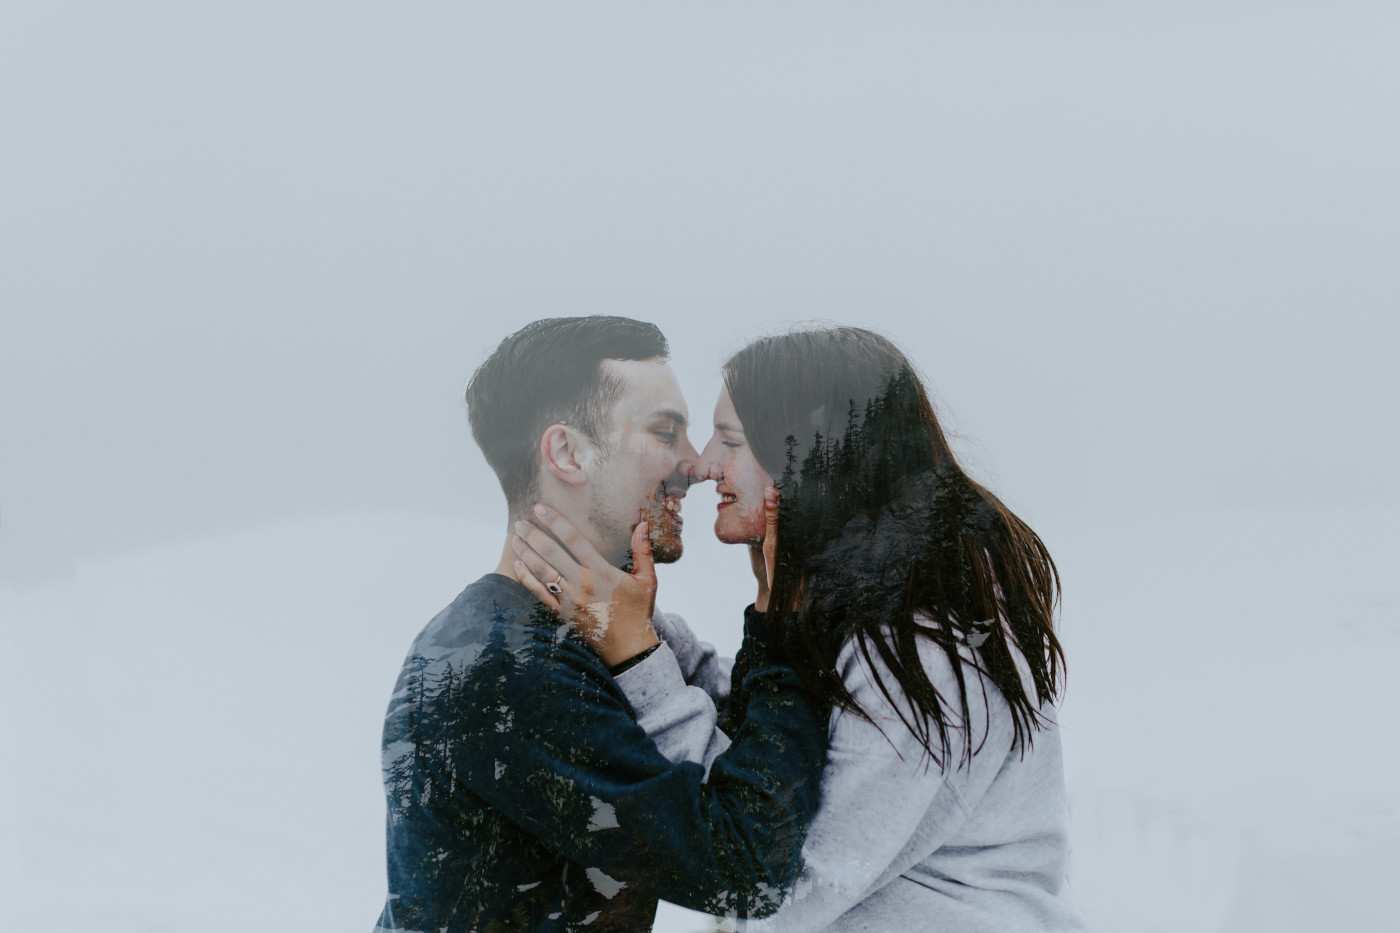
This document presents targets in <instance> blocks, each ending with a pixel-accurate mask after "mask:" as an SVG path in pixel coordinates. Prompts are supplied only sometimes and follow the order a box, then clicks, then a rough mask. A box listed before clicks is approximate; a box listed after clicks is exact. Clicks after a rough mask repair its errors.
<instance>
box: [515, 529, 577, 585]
mask: <svg viewBox="0 0 1400 933" xmlns="http://www.w3.org/2000/svg"><path fill="white" fill-rule="evenodd" d="M515 534H516V536H517V537H518V538H520V539H521V540H522V541H524V542H525V544H526V545H527V546H529V547H530V549H531V550H533V551H534V552H535V553H536V554H538V555H539V556H540V557H542V558H543V559H544V560H545V561H546V562H547V563H548V564H549V565H550V568H551V569H552V570H554V571H555V572H556V573H558V574H559V575H560V576H562V577H566V578H568V579H570V580H573V579H577V577H578V566H579V565H578V561H576V560H575V559H574V555H573V554H571V553H569V551H568V550H567V549H566V548H564V547H561V546H560V544H559V542H558V541H555V540H554V539H553V538H551V537H550V536H549V535H548V534H546V533H545V532H543V531H541V530H540V529H539V528H536V527H535V526H534V525H532V524H530V523H529V522H516V523H515ZM531 569H534V568H533V567H532V568H531ZM546 579H551V580H552V579H553V577H548V578H546Z"/></svg>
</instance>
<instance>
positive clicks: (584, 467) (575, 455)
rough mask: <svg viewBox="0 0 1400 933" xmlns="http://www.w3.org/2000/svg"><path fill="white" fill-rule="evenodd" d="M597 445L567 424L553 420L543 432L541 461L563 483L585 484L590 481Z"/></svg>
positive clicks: (541, 436) (541, 437) (571, 484)
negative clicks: (591, 463) (553, 422)
mask: <svg viewBox="0 0 1400 933" xmlns="http://www.w3.org/2000/svg"><path fill="white" fill-rule="evenodd" d="M592 455H593V445H592V444H591V443H589V441H588V439H587V438H586V437H584V436H583V435H582V434H580V433H579V432H577V431H575V430H574V429H573V428H571V427H569V426H568V425H566V424H551V425H550V426H549V427H548V428H546V429H545V432H544V433H543V434H541V435H540V463H541V464H542V465H543V466H544V468H545V469H546V470H548V471H549V472H550V474H551V475H552V476H553V477H554V478H555V479H557V480H559V481H560V482H561V483H567V484H568V485H570V486H582V485H583V484H584V483H586V482H588V465H589V463H590V462H591V461H592V459H593V456H592Z"/></svg>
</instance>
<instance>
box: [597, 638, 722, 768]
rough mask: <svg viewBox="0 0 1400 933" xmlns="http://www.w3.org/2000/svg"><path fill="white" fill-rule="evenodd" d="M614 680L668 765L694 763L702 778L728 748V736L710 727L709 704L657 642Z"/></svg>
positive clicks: (667, 646)
mask: <svg viewBox="0 0 1400 933" xmlns="http://www.w3.org/2000/svg"><path fill="white" fill-rule="evenodd" d="M615 679H616V681H617V685H618V686H619V687H621V688H622V692H623V693H624V694H626V696H627V701H628V702H629V703H631V704H632V708H633V710H634V711H635V712H636V714H637V725H639V726H641V727H642V731H644V732H645V733H646V734H647V735H648V736H650V737H651V740H652V741H653V742H655V743H656V748H657V751H659V752H661V754H662V755H664V756H665V757H666V759H667V760H668V761H673V762H681V761H692V762H695V763H696V764H698V765H700V766H701V767H703V768H704V769H705V774H706V776H707V777H708V776H709V773H710V766H711V765H712V764H714V760H715V758H717V757H718V756H719V755H720V754H722V753H723V752H724V751H725V750H726V749H727V748H729V744H730V743H729V736H728V735H726V734H725V733H724V732H722V731H721V730H720V729H719V728H718V727H717V726H716V725H715V717H716V712H715V703H714V700H712V699H711V698H710V696H709V694H707V692H706V691H705V690H702V689H701V688H700V687H697V686H691V685H688V684H687V683H686V680H685V676H684V673H683V671H682V669H681V665H680V664H679V662H678V660H677V657H676V655H675V653H674V650H673V649H672V647H671V645H670V643H669V642H666V641H663V642H662V643H661V647H659V648H657V649H656V650H655V651H653V652H652V653H651V654H650V655H649V656H648V657H647V658H646V659H645V660H643V661H641V662H640V663H638V664H637V665H636V666H634V667H631V668H628V669H627V670H626V671H623V672H622V673H621V674H618V675H617V676H616V678H615ZM727 692H728V691H727V690H726V693H727Z"/></svg>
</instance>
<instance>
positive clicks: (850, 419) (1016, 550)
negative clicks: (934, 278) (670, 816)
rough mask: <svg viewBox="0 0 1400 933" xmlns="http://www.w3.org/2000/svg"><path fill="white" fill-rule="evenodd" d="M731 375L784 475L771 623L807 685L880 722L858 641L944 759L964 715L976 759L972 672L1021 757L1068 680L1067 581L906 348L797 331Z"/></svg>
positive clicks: (735, 362)
mask: <svg viewBox="0 0 1400 933" xmlns="http://www.w3.org/2000/svg"><path fill="white" fill-rule="evenodd" d="M724 382H725V385H726V387H727V388H728V390H729V394H730V397H731V398H732V399H733V401H734V408H735V411H736V413H737V414H738V416H739V420H740V422H742V424H743V428H744V434H745V437H746V438H747V440H748V443H749V445H750V446H751V448H752V450H753V452H754V454H755V456H756V457H757V458H758V461H759V463H760V464H761V465H762V466H763V467H764V469H765V470H767V471H768V473H769V474H770V475H772V476H774V477H777V478H778V480H777V482H778V488H779V494H780V496H781V499H780V505H779V526H778V529H779V530H778V556H777V568H776V573H775V577H774V581H773V592H772V595H771V597H770V603H769V605H770V612H771V613H772V614H773V615H774V616H776V618H775V619H774V623H775V624H773V625H771V626H770V629H769V630H770V631H773V632H776V633H777V634H776V639H777V642H778V644H777V645H776V647H777V648H778V650H779V651H780V652H781V653H782V655H783V656H785V657H786V658H787V660H788V661H789V662H790V663H791V664H792V665H793V667H794V668H795V669H796V670H797V672H798V674H799V676H800V677H801V678H802V680H803V681H804V683H805V684H806V685H807V687H808V688H809V689H810V690H811V691H812V692H813V693H815V694H816V696H817V697H818V698H819V699H821V700H823V701H825V702H827V703H830V704H834V705H836V706H840V707H842V708H845V709H849V710H852V711H854V712H856V713H857V714H858V715H862V716H864V717H865V718H867V719H869V718H870V716H869V713H868V711H866V710H863V709H861V708H860V707H859V704H857V702H856V701H855V698H854V697H853V696H852V695H851V692H850V690H849V689H848V688H847V687H846V685H845V684H844V683H843V682H842V679H841V677H840V674H839V673H838V671H837V669H836V661H837V657H838V655H839V654H840V652H841V650H842V648H843V646H844V645H845V644H846V643H847V642H848V641H850V640H851V639H855V641H856V643H857V645H858V647H859V650H860V651H861V652H862V654H863V655H864V657H865V660H866V662H867V663H871V662H872V657H871V655H872V652H873V653H874V654H876V655H878V656H879V658H880V660H881V661H882V662H883V664H884V665H885V667H886V668H887V669H888V670H889V671H890V672H891V673H892V674H893V676H894V679H895V681H896V683H895V684H887V683H885V680H884V678H883V677H881V676H880V675H879V673H878V668H876V667H874V666H873V665H872V668H873V669H874V671H875V676H876V682H877V685H878V687H879V689H880V691H881V692H882V693H883V694H884V696H885V697H886V699H887V700H889V702H890V703H891V705H892V706H894V708H895V709H896V710H897V711H898V712H899V715H900V718H901V719H902V720H903V722H904V724H905V725H906V726H907V727H908V728H909V729H910V730H911V731H912V732H913V733H914V734H915V736H917V737H918V739H919V741H920V743H921V744H922V745H923V746H924V748H925V749H926V750H927V752H928V753H929V755H930V756H931V757H932V759H933V760H934V761H935V762H936V763H937V764H938V765H939V766H940V767H947V766H948V765H949V764H950V763H949V762H948V757H949V754H950V749H951V740H950V735H949V730H950V728H958V726H957V725H956V724H957V723H961V724H962V727H965V728H967V729H968V731H969V740H968V741H967V742H966V743H965V746H964V748H965V755H964V756H963V757H964V758H965V760H967V761H970V760H971V756H972V754H973V753H974V751H975V750H974V749H973V747H972V742H971V739H970V732H971V725H972V724H971V722H970V721H969V718H970V715H969V711H968V701H967V695H968V694H967V691H968V680H969V677H968V675H969V673H971V674H973V675H975V677H976V683H977V685H978V686H979V687H980V689H982V690H983V691H985V690H986V682H987V681H990V682H991V683H992V684H993V685H995V687H996V688H997V690H999V691H1000V692H1001V694H1002V696H1003V697H1004V698H1005V699H1006V702H1007V703H1008V704H1009V705H1010V707H1011V711H1012V715H1013V719H1014V723H1015V738H1014V742H1015V743H1016V744H1021V743H1022V742H1024V743H1025V744H1024V745H1022V746H1021V747H1022V751H1023V753H1024V748H1025V747H1026V746H1027V745H1029V744H1030V742H1031V740H1032V732H1033V731H1035V730H1036V729H1039V728H1040V727H1041V726H1042V725H1043V721H1042V714H1041V707H1042V705H1043V704H1045V703H1046V702H1048V701H1052V700H1054V699H1055V698H1057V697H1058V695H1059V693H1060V691H1061V690H1062V688H1063V683H1064V651H1063V649H1062V648H1061V646H1060V642H1059V639H1058V638H1057V637H1056V636H1055V631H1054V625H1053V616H1054V611H1055V606H1056V604H1057V602H1058V599H1059V586H1060V582H1059V574H1058V572H1057V571H1056V569H1055V564H1054V562H1053V561H1052V560H1051V559H1050V554H1049V552H1048V551H1047V550H1046V548H1045V545H1044V543H1043V542H1042V541H1041V540H1040V538H1039V537H1038V536H1037V535H1036V533H1035V532H1034V531H1032V530H1031V529H1030V528H1029V527H1028V526H1027V525H1026V524H1025V522H1023V521H1021V520H1020V519H1019V518H1017V517H1016V516H1015V515H1014V514H1012V512H1011V511H1010V510H1009V509H1008V508H1006V506H1004V505H1003V504H1002V503H1001V502H1000V501H999V500H998V499H997V498H996V497H995V496H993V495H992V494H991V493H990V492H989V491H987V490H986V489H985V488H983V487H982V486H981V485H979V484H978V483H976V482H974V481H973V480H972V479H971V478H970V477H969V476H968V475H967V474H966V472H965V471H964V470H963V469H962V467H961V466H959V465H958V462H957V460H956V459H955V458H954V456H953V453H952V451H951V450H950V449H949V447H948V442H947V439H946V438H945V436H944V434H943V430H942V428H941V427H940V426H939V423H938V418H937V416H936V415H935V413H934V410H933V406H932V404H931V403H930V401H929V398H928V394H927V392H926V391H925V390H924V387H923V385H922V383H921V382H920V380H919V378H918V375H917V374H916V373H915V371H914V369H913V367H912V366H911V365H910V363H909V361H908V359H906V358H905V356H904V354H903V353H901V352H900V351H899V349H898V348H897V347H895V345H894V344H892V343H891V342H890V341H889V340H887V339H885V338H884V337H882V336H880V335H879V334H876V333H873V332H871V331H868V330H863V329H860V328H854V327H824V328H816V329H807V330H798V331H793V332H791V333H787V334H782V335H778V336H773V337H765V338H761V339H759V340H757V341H754V342H753V343H751V344H749V345H748V346H746V347H744V348H743V349H742V350H740V351H739V352H738V353H736V354H734V356H733V357H731V358H730V359H729V361H728V362H727V363H725V365H724ZM916 616H918V617H917V618H916ZM920 639H926V640H928V641H931V642H932V643H934V644H935V645H937V646H938V647H939V648H941V649H942V650H943V652H944V653H945V654H946V655H947V658H948V661H949V663H950V665H951V666H952V669H953V671H954V672H955V674H956V677H957V683H958V697H957V700H956V702H957V704H958V706H957V708H953V709H951V710H950V708H949V705H948V704H949V703H950V702H952V698H950V697H944V696H942V695H941V694H940V693H939V692H938V691H937V690H936V689H935V688H934V685H933V684H932V682H931V681H930V680H929V677H928V674H927V673H926V672H925V670H924V666H923V664H922V662H921V661H920V659H919V654H918V649H919V640H920ZM1018 657H1019V658H1022V659H1024V665H1025V667H1026V668H1027V669H1028V674H1029V677H1028V680H1029V683H1027V682H1025V681H1024V680H1023V678H1022V675H1021V673H1020V671H1019V670H1018V664H1017V658H1018ZM968 658H971V660H970V661H969V660H967V659H968ZM906 712H907V713H908V715H907V716H906V715H905V713H906ZM950 712H952V713H959V714H960V716H951V715H950Z"/></svg>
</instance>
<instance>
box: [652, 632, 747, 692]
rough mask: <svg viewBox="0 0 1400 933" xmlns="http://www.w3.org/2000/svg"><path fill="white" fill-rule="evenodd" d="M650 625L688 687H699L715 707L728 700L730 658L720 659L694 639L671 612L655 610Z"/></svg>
mask: <svg viewBox="0 0 1400 933" xmlns="http://www.w3.org/2000/svg"><path fill="white" fill-rule="evenodd" d="M651 624H652V627H653V628H654V629H656V634H657V636H658V637H659V638H660V639H661V640H662V641H663V642H665V643H666V644H668V645H670V646H671V651H672V652H674V653H675V655H676V664H677V666H678V667H679V668H680V671H681V676H682V677H684V678H685V682H686V685H687V686H690V687H698V688H700V689H701V690H703V691H704V692H705V695H706V696H708V697H709V698H710V699H711V701H713V702H714V703H715V704H716V705H720V704H723V703H724V701H725V700H727V699H729V678H730V675H731V673H732V672H733V669H734V659H733V658H726V657H724V656H722V655H721V654H720V653H719V652H718V651H716V650H715V646H714V645H712V644H710V643H709V642H707V641H701V640H700V639H699V638H696V637H695V633H694V632H693V631H691V628H690V626H689V625H687V624H686V622H685V619H683V618H681V617H680V616H678V615H676V614H675V613H673V612H660V611H657V612H656V613H655V614H654V615H653V616H652V620H651Z"/></svg>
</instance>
